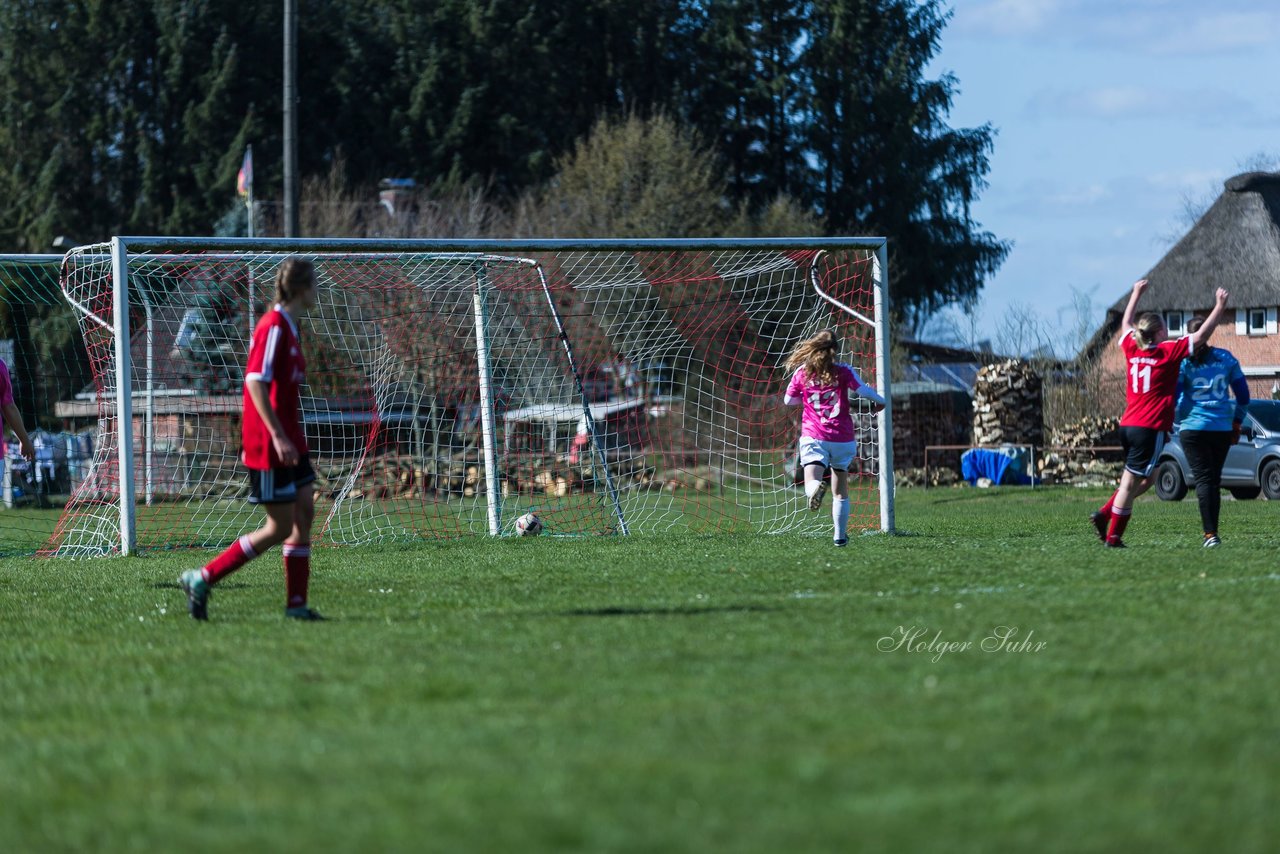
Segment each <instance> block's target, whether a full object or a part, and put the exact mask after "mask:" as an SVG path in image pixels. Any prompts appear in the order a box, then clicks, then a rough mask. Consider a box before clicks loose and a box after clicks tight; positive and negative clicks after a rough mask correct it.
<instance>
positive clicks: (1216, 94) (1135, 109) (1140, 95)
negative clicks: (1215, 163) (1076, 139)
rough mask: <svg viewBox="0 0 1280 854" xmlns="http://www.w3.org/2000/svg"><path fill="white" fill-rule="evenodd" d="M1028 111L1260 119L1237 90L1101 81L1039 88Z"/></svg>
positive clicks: (1066, 115) (1107, 117)
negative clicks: (1080, 86)
mask: <svg viewBox="0 0 1280 854" xmlns="http://www.w3.org/2000/svg"><path fill="white" fill-rule="evenodd" d="M1026 112H1027V113H1028V114H1029V115H1030V116H1032V117H1035V118H1043V119H1080V118H1085V119H1099V120H1104V121H1115V120H1117V119H1143V120H1146V119H1152V118H1168V119H1174V120H1178V121H1180V122H1182V123H1188V124H1201V123H1203V122H1206V121H1213V122H1216V123H1235V124H1242V125H1249V124H1255V123H1257V121H1258V120H1259V118H1260V113H1259V110H1258V108H1257V107H1256V106H1255V105H1254V104H1253V103H1252V102H1251V101H1249V100H1247V99H1245V98H1242V97H1240V96H1239V95H1236V94H1234V93H1232V92H1227V91H1224V90H1215V89H1199V90H1175V89H1156V88H1152V87H1146V86H1101V87H1097V88H1093V89H1076V90H1062V89H1046V90H1042V91H1040V92H1037V93H1036V94H1035V95H1033V96H1032V98H1031V100H1030V101H1029V102H1028V104H1027V109H1026Z"/></svg>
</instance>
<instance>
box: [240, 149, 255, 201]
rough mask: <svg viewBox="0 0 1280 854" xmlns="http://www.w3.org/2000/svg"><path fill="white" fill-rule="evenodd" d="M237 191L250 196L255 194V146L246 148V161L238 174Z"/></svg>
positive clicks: (246, 196) (241, 165)
mask: <svg viewBox="0 0 1280 854" xmlns="http://www.w3.org/2000/svg"><path fill="white" fill-rule="evenodd" d="M236 192H237V193H239V194H240V195H242V196H244V197H245V198H248V197H249V196H252V195H253V146H252V145H251V146H249V147H248V148H246V149H245V150H244V162H243V163H241V164H240V172H239V173H238V174H237V175H236Z"/></svg>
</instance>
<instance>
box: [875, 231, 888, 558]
mask: <svg viewBox="0 0 1280 854" xmlns="http://www.w3.org/2000/svg"><path fill="white" fill-rule="evenodd" d="M871 273H872V278H873V279H874V285H875V292H874V296H873V304H874V306H875V315H876V323H875V330H876V384H877V385H879V386H880V394H881V395H882V396H883V397H884V409H883V410H881V412H880V530H882V531H884V532H885V533H893V529H894V519H893V504H894V502H893V394H892V389H891V388H890V382H889V369H890V368H889V346H890V345H889V244H888V242H885V243H882V244H880V248H878V249H877V250H876V257H875V261H874V264H873V267H872V270H871Z"/></svg>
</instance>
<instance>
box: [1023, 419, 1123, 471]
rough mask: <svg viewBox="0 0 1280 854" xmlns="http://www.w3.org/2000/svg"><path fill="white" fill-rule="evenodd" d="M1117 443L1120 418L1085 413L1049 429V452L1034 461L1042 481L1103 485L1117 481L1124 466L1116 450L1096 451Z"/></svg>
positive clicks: (1118, 442) (1118, 440)
mask: <svg viewBox="0 0 1280 854" xmlns="http://www.w3.org/2000/svg"><path fill="white" fill-rule="evenodd" d="M1119 444H1120V419H1119V418H1116V417H1108V418H1103V417H1101V416H1097V415H1086V416H1084V417H1083V418H1080V419H1078V420H1076V421H1072V422H1070V423H1068V424H1064V425H1062V426H1061V427H1059V428H1057V429H1056V430H1054V431H1053V433H1052V436H1051V437H1050V445H1051V446H1053V447H1055V448H1060V449H1073V448H1078V449H1079V450H1078V451H1073V450H1054V451H1049V452H1048V453H1046V454H1045V455H1044V456H1042V457H1041V458H1040V459H1039V460H1037V461H1036V467H1037V469H1038V474H1039V476H1040V477H1041V478H1042V479H1043V480H1044V481H1045V482H1046V483H1066V484H1072V485H1075V486H1105V485H1111V484H1113V483H1115V482H1117V481H1118V480H1119V478H1120V472H1121V471H1122V470H1123V469H1124V462H1123V461H1122V460H1121V455H1120V452H1118V451H1097V450H1094V449H1096V448H1099V447H1107V446H1116V445H1119Z"/></svg>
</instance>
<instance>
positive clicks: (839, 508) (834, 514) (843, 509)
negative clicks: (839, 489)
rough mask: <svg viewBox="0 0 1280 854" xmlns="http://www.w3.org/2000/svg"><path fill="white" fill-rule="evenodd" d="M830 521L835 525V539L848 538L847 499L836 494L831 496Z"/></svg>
mask: <svg viewBox="0 0 1280 854" xmlns="http://www.w3.org/2000/svg"><path fill="white" fill-rule="evenodd" d="M831 521H833V522H834V523H835V526H836V536H835V538H836V539H837V540H847V539H849V499H847V498H841V497H840V496H838V495H834V496H832V497H831Z"/></svg>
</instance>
